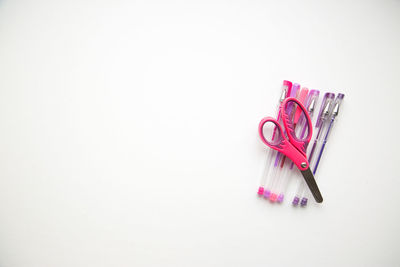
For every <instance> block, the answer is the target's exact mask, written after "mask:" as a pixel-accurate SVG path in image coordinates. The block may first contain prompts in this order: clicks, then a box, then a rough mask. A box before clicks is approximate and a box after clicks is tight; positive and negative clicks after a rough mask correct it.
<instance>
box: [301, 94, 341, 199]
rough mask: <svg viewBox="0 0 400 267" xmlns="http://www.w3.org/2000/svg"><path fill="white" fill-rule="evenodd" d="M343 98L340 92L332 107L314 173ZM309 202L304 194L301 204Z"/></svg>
mask: <svg viewBox="0 0 400 267" xmlns="http://www.w3.org/2000/svg"><path fill="white" fill-rule="evenodd" d="M343 98H344V94H338V95H337V97H336V99H335V101H334V102H333V104H332V109H331V114H332V115H331V118H330V122H329V126H328V129H327V131H326V133H325V137H324V140H323V142H322V147H321V149H320V151H319V153H318V157H317V161H316V163H315V166H314V170H313V173H314V174H315V173H316V172H317V169H318V165H319V162H320V160H321V157H322V153H323V152H324V149H325V145H326V143H327V142H328V137H329V134H330V132H331V130H332V127H333V124H334V122H335V119H336V117H337V116H338V114H339V107H340V104H341V103H342V100H343ZM307 202H308V198H307V197H306V196H304V197H303V198H302V199H301V202H300V205H302V206H306V205H307Z"/></svg>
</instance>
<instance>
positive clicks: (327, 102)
mask: <svg viewBox="0 0 400 267" xmlns="http://www.w3.org/2000/svg"><path fill="white" fill-rule="evenodd" d="M334 99H335V94H334V93H326V94H325V95H324V98H323V99H322V104H321V108H320V110H319V114H318V118H317V122H316V123H315V127H316V128H319V127H321V125H322V121H323V120H324V119H325V118H326V117H327V116H328V115H329V114H330V110H331V109H332V102H333V100H334Z"/></svg>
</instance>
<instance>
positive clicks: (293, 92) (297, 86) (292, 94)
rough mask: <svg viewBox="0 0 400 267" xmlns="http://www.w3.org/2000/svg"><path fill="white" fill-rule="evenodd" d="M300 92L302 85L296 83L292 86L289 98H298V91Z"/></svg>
mask: <svg viewBox="0 0 400 267" xmlns="http://www.w3.org/2000/svg"><path fill="white" fill-rule="evenodd" d="M299 90H300V84H298V83H294V84H293V86H292V90H290V94H288V95H287V97H296V95H297V91H299Z"/></svg>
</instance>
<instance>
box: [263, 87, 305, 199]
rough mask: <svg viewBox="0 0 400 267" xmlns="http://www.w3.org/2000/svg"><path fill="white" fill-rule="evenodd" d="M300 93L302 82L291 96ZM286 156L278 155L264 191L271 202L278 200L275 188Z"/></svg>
mask: <svg viewBox="0 0 400 267" xmlns="http://www.w3.org/2000/svg"><path fill="white" fill-rule="evenodd" d="M298 95H300V84H298V83H295V84H293V87H292V90H291V92H290V97H298ZM290 113H293V115H294V114H295V110H292V111H290ZM285 161H286V157H285V156H284V155H282V153H278V154H277V155H276V159H275V163H274V170H273V175H272V179H271V182H270V184H269V185H268V190H267V193H266V194H265V193H264V197H265V198H269V200H270V201H271V202H275V201H277V200H278V195H277V194H276V193H275V188H276V186H277V184H278V183H279V181H280V177H281V175H282V170H283V166H284V165H285Z"/></svg>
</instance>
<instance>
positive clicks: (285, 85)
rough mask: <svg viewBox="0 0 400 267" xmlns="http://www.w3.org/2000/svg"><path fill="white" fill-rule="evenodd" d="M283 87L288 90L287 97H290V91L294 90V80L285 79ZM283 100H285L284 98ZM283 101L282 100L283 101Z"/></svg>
mask: <svg viewBox="0 0 400 267" xmlns="http://www.w3.org/2000/svg"><path fill="white" fill-rule="evenodd" d="M282 87H285V88H286V89H287V90H286V93H285V98H286V97H289V96H290V92H291V91H292V82H291V81H288V80H283V85H282ZM282 101H283V100H282ZM282 101H281V102H282Z"/></svg>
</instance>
